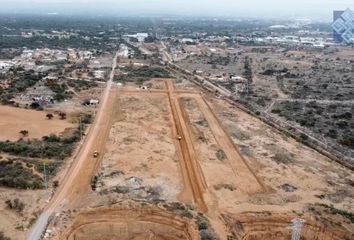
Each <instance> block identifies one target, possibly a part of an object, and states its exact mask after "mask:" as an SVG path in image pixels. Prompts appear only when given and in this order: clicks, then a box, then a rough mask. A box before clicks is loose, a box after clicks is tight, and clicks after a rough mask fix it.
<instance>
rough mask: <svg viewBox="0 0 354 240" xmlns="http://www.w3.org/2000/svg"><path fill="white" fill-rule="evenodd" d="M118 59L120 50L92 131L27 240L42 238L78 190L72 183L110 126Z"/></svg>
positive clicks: (114, 59)
mask: <svg viewBox="0 0 354 240" xmlns="http://www.w3.org/2000/svg"><path fill="white" fill-rule="evenodd" d="M117 59H118V52H116V54H115V56H114V58H113V63H112V70H111V73H110V76H109V80H108V82H107V85H106V88H105V89H104V91H103V93H102V96H101V101H100V106H99V108H98V111H97V114H96V118H95V120H94V123H93V124H92V126H91V128H90V131H89V133H88V135H87V137H86V138H85V140H84V142H83V144H82V146H81V148H80V149H79V150H78V152H77V155H75V156H74V160H73V163H72V165H71V166H70V169H69V171H68V172H67V173H66V175H65V177H64V179H63V180H62V183H61V184H60V186H59V188H58V189H57V191H56V192H55V194H54V196H53V198H52V199H51V200H50V202H49V203H48V205H47V206H46V207H45V209H44V210H43V212H42V214H41V215H40V216H39V218H38V219H37V222H36V223H35V225H34V226H33V228H32V229H31V231H30V234H29V235H28V237H27V240H39V239H41V236H42V234H43V233H44V231H45V230H46V228H47V225H48V223H49V219H50V216H51V215H52V214H53V213H56V212H59V211H60V207H61V206H62V205H63V204H65V202H66V201H67V199H68V197H69V196H70V195H71V194H72V193H73V192H75V191H74V190H73V189H75V190H76V189H77V188H75V187H73V186H72V185H73V184H72V183H75V184H76V180H77V179H78V178H82V177H81V175H82V172H83V171H87V166H88V165H89V164H88V161H92V151H93V150H92V149H93V147H94V146H95V141H97V139H100V138H101V137H102V136H101V135H102V132H104V131H102V129H101V128H102V126H105V127H107V128H108V126H109V124H106V122H107V119H106V118H105V117H106V115H107V112H109V111H110V109H107V108H108V105H109V99H110V97H111V89H112V85H113V78H114V73H115V69H116V67H117ZM106 125H107V126H106ZM91 165H92V164H91ZM92 170H93V169H92ZM80 174H81V175H80ZM85 174H86V172H85ZM86 175H89V174H86ZM85 177H86V179H88V181H89V179H90V178H91V177H92V176H85ZM79 187H80V186H78V188H79ZM76 192H77V191H76Z"/></svg>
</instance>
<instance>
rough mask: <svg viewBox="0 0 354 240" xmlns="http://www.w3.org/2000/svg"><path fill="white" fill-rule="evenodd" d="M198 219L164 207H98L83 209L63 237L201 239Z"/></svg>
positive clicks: (77, 239)
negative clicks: (182, 215) (195, 221)
mask: <svg viewBox="0 0 354 240" xmlns="http://www.w3.org/2000/svg"><path fill="white" fill-rule="evenodd" d="M198 238H199V236H198V231H197V227H196V225H195V223H194V222H193V221H192V220H191V219H188V218H185V217H180V216H178V215H176V214H174V213H172V212H169V211H165V210H163V209H160V208H154V207H149V208H147V207H142V208H134V207H131V208H127V209H122V208H97V209H94V210H88V211H84V212H81V213H79V214H78V215H77V216H76V217H75V221H74V223H73V224H72V226H71V227H70V229H69V230H68V231H67V232H66V233H64V234H63V235H62V236H61V237H60V238H59V239H67V240H74V239H75V240H80V239H90V240H105V239H107V240H108V239H120V240H142V239H156V240H159V239H171V240H174V239H176V240H177V239H198Z"/></svg>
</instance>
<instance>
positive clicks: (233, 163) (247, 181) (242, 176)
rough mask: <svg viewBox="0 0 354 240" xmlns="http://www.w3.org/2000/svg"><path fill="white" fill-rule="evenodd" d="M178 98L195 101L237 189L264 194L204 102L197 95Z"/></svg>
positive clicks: (260, 184)
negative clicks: (219, 148)
mask: <svg viewBox="0 0 354 240" xmlns="http://www.w3.org/2000/svg"><path fill="white" fill-rule="evenodd" d="M179 97H180V98H181V97H189V98H193V99H195V100H196V102H197V103H198V106H199V109H200V110H201V112H202V113H203V115H204V117H205V119H206V120H207V122H208V123H209V127H210V129H211V132H212V133H213V135H214V138H215V140H216V142H217V143H218V145H219V146H220V147H221V148H222V149H223V150H224V152H225V154H226V156H227V159H228V162H229V165H230V167H231V168H232V171H233V172H234V174H235V177H236V179H237V182H238V183H239V184H238V186H237V188H239V189H240V190H241V191H242V192H245V193H247V194H253V193H259V192H264V191H265V187H264V185H263V183H262V182H261V181H260V180H259V179H258V177H257V176H256V175H255V174H254V172H253V171H252V169H251V168H250V167H249V165H248V164H247V162H246V161H245V159H244V158H243V157H242V155H241V154H240V152H239V150H238V148H237V146H236V145H235V144H234V142H233V141H232V139H231V137H230V136H229V135H228V134H227V133H226V131H225V130H224V128H223V126H222V124H221V122H220V120H219V119H218V118H217V116H216V115H215V113H214V111H213V110H212V109H211V107H210V106H209V104H208V103H207V102H206V100H205V99H204V98H203V97H202V96H201V95H199V94H179Z"/></svg>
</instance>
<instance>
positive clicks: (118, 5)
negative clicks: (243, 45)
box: [0, 0, 354, 20]
mask: <svg viewBox="0 0 354 240" xmlns="http://www.w3.org/2000/svg"><path fill="white" fill-rule="evenodd" d="M346 8H351V9H352V10H354V0H0V12H3V13H54V12H55V13H60V14H65V13H67V14H91V15H93V14H95V15H106V14H110V15H112V14H114V15H118V16H119V15H155V14H166V15H168V14H177V15H191V16H232V17H260V18H262V17H266V18H269V17H311V18H315V19H319V18H320V19H324V20H330V19H331V18H332V12H333V10H344V9H346Z"/></svg>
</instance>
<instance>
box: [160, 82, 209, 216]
mask: <svg viewBox="0 0 354 240" xmlns="http://www.w3.org/2000/svg"><path fill="white" fill-rule="evenodd" d="M165 83H166V88H167V89H168V96H169V101H170V105H171V110H172V115H173V120H174V123H175V126H176V133H177V137H178V138H180V139H179V146H180V150H181V157H182V159H181V160H182V161H181V164H182V170H183V171H182V172H183V178H184V182H185V186H186V185H188V186H190V187H191V191H192V194H193V200H194V201H195V203H196V204H197V206H198V207H199V209H200V210H201V211H203V212H207V211H208V207H207V204H206V203H205V201H204V196H203V194H204V192H205V188H206V184H205V179H204V177H203V173H202V171H201V169H200V166H199V165H198V161H197V155H196V153H195V151H194V148H193V142H192V138H191V136H190V134H189V131H188V128H187V125H186V122H185V121H184V118H183V115H182V110H181V108H180V104H179V102H178V98H177V97H176V96H175V94H174V88H173V84H172V82H171V81H169V80H166V81H165Z"/></svg>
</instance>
